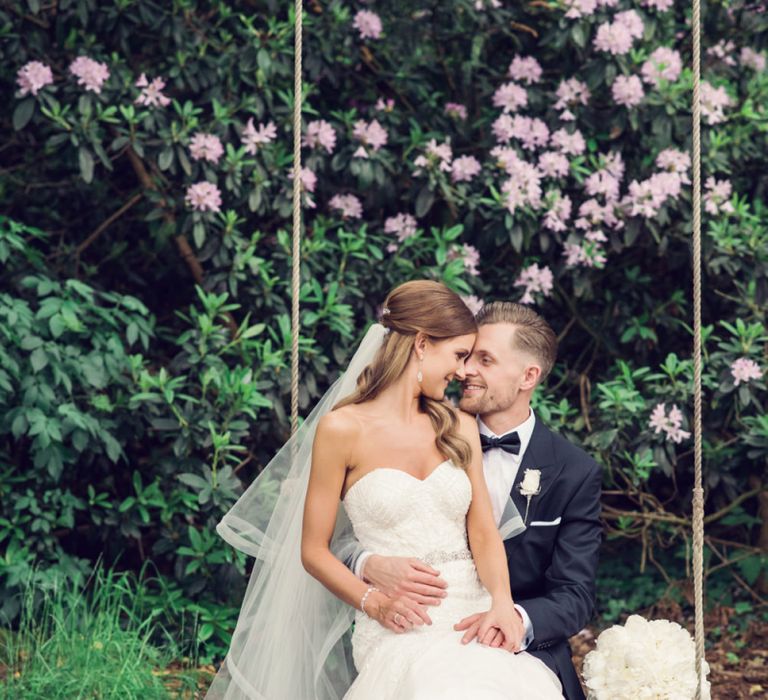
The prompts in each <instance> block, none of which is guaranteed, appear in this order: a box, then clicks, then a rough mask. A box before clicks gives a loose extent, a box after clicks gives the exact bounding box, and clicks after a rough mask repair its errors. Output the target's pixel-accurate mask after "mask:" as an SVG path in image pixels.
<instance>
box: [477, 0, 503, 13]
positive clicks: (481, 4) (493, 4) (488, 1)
mask: <svg viewBox="0 0 768 700" xmlns="http://www.w3.org/2000/svg"><path fill="white" fill-rule="evenodd" d="M489 7H490V8H491V9H494V10H498V9H499V8H500V7H501V0H475V10H477V11H478V12H482V11H483V10H486V9H488V8H489Z"/></svg>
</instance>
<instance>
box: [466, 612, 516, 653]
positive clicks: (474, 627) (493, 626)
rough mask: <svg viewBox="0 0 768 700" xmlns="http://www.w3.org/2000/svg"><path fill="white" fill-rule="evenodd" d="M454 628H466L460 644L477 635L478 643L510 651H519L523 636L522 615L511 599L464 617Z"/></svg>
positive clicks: (469, 640)
mask: <svg viewBox="0 0 768 700" xmlns="http://www.w3.org/2000/svg"><path fill="white" fill-rule="evenodd" d="M454 629H455V630H458V631H462V630H466V633H465V634H464V636H463V637H462V639H461V643H462V644H467V643H468V642H471V641H472V640H473V639H474V638H475V637H477V641H478V642H479V643H480V644H485V645H487V646H492V647H501V648H502V649H506V650H507V651H512V652H518V651H520V647H521V645H522V641H523V638H524V637H525V625H524V624H523V618H522V615H520V613H519V612H518V611H517V609H516V608H515V606H514V604H513V603H512V601H511V600H510V601H503V602H494V603H493V605H492V606H491V609H490V610H489V611H487V612H484V613H478V614H476V615H471V616H470V617H466V618H464V619H463V620H462V621H461V622H459V623H458V624H456V625H454Z"/></svg>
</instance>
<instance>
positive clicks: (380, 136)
mask: <svg viewBox="0 0 768 700" xmlns="http://www.w3.org/2000/svg"><path fill="white" fill-rule="evenodd" d="M352 136H354V138H356V139H357V140H358V141H360V142H362V143H363V144H365V145H366V146H369V147H370V148H371V150H373V151H374V152H375V151H378V150H379V149H380V148H381V147H382V146H385V145H386V143H387V130H386V129H385V128H384V127H383V126H382V125H381V124H379V122H378V121H376V120H375V119H374V120H373V121H372V122H365V121H363V120H362V119H359V120H358V121H356V122H355V128H354V131H353V132H352ZM363 157H366V158H367V157H368V154H367V153H366V152H365V149H363Z"/></svg>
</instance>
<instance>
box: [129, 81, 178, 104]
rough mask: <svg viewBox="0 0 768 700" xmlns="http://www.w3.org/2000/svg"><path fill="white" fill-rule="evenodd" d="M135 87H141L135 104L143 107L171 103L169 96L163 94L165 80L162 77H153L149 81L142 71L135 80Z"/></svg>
mask: <svg viewBox="0 0 768 700" xmlns="http://www.w3.org/2000/svg"><path fill="white" fill-rule="evenodd" d="M136 87H138V88H142V90H141V92H140V93H139V96H138V97H137V98H136V100H135V102H136V104H139V105H143V106H144V107H167V106H168V105H169V104H171V100H170V98H168V97H166V96H165V95H163V89H164V88H165V80H163V79H162V78H155V79H154V80H153V81H152V82H149V80H147V76H146V75H144V73H142V74H141V75H140V76H139V79H138V80H137V81H136Z"/></svg>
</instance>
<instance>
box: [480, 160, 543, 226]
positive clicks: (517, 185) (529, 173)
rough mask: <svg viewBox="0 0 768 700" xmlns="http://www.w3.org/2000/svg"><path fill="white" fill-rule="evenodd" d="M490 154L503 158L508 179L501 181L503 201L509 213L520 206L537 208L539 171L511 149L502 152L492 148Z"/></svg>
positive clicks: (539, 185)
mask: <svg viewBox="0 0 768 700" xmlns="http://www.w3.org/2000/svg"><path fill="white" fill-rule="evenodd" d="M491 155H495V156H497V157H499V158H500V159H502V160H503V162H504V166H505V169H506V171H507V173H508V174H509V179H508V180H506V182H504V183H502V185H501V191H502V192H503V193H504V195H505V196H504V203H505V205H506V207H507V209H508V210H509V213H510V214H514V213H515V210H516V209H518V208H519V207H522V206H526V205H527V206H530V207H532V208H533V209H538V208H539V207H540V206H541V173H540V172H539V171H538V170H537V169H536V167H535V166H534V165H532V164H531V163H528V162H526V161H524V160H522V159H520V158H518V157H517V154H515V152H514V150H513V149H504V151H503V152H500V151H497V149H496V148H495V149H493V151H491Z"/></svg>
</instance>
